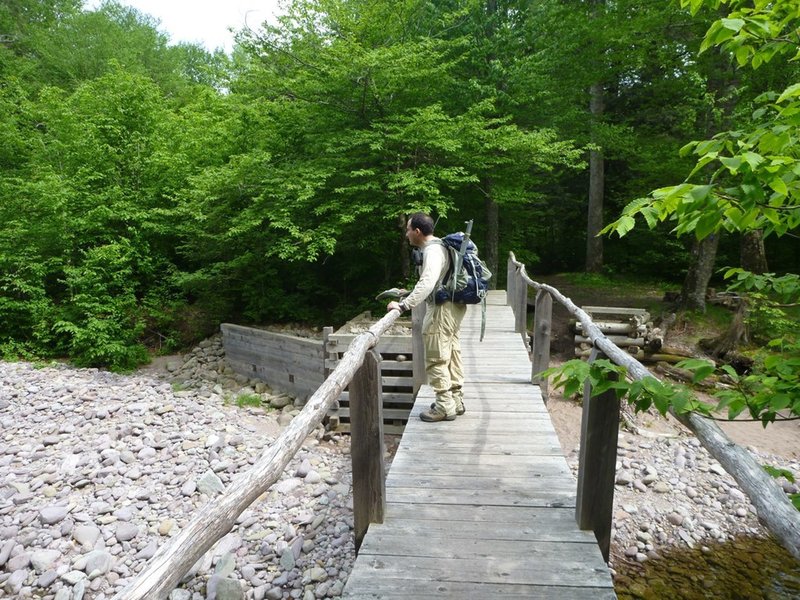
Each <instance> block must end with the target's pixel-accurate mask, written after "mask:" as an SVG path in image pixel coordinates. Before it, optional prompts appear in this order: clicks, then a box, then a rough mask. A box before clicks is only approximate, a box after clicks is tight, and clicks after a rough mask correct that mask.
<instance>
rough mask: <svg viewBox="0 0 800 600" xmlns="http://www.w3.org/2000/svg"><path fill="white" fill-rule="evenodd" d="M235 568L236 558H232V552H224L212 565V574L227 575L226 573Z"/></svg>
mask: <svg viewBox="0 0 800 600" xmlns="http://www.w3.org/2000/svg"><path fill="white" fill-rule="evenodd" d="M235 570H236V559H235V558H234V556H233V554H231V553H230V552H226V553H225V554H223V555H222V556H221V557H220V559H219V560H218V561H217V564H216V566H215V567H214V574H215V575H219V576H220V577H227V576H228V575H230V574H232V573H233V572H234V571H235Z"/></svg>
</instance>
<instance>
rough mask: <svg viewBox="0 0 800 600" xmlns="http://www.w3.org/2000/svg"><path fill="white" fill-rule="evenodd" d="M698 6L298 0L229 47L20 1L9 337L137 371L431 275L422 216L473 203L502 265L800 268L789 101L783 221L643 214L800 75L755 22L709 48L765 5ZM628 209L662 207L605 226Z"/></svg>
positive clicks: (0, 282) (1, 171) (447, 213)
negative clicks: (235, 325) (414, 258)
mask: <svg viewBox="0 0 800 600" xmlns="http://www.w3.org/2000/svg"><path fill="white" fill-rule="evenodd" d="M685 4H687V5H691V6H687V7H682V6H681V5H680V4H679V3H677V2H667V1H661V0H647V1H645V2H642V1H641V0H636V1H635V2H634V1H631V0H620V1H618V2H613V3H612V2H605V1H603V0H588V1H584V2H575V1H572V0H542V1H540V2H536V3H532V2H527V1H521V0H443V1H439V2H428V1H424V0H295V1H294V2H292V3H291V5H290V6H289V7H288V9H287V10H288V12H287V13H286V14H285V15H284V16H283V17H281V18H280V19H279V23H278V25H276V26H268V25H264V26H263V27H261V28H257V29H254V30H250V29H244V30H242V31H240V32H239V33H238V35H237V45H236V47H235V49H234V51H233V53H232V54H231V55H226V54H225V53H223V52H222V51H217V52H215V53H209V52H207V51H206V50H204V49H203V48H201V47H199V46H194V45H188V44H170V40H169V39H168V37H167V36H166V35H165V34H164V33H163V32H162V31H160V30H159V28H158V24H157V22H155V21H154V20H153V19H152V18H151V17H149V16H148V15H144V14H141V13H138V12H137V11H135V10H133V9H131V8H127V7H125V6H123V5H121V4H117V3H115V2H108V3H105V4H104V5H102V7H101V8H99V9H98V10H96V11H89V10H86V9H84V7H83V3H82V2H81V0H5V1H4V2H3V3H2V5H0V223H2V225H0V227H1V228H0V353H1V354H2V355H3V356H6V357H15V358H19V357H23V358H26V357H27V358H30V357H48V356H62V357H70V358H71V359H72V360H73V361H74V362H75V363H76V364H79V365H97V366H109V367H112V368H117V369H125V368H131V367H134V366H135V365H137V364H139V363H141V362H144V361H146V360H147V356H148V349H150V350H152V349H161V350H165V351H166V350H171V349H177V348H180V347H183V346H185V345H186V344H188V343H191V342H192V341H194V340H196V339H198V338H199V337H201V336H204V335H206V334H208V333H210V332H211V331H214V330H215V329H216V327H217V326H218V324H219V323H220V322H221V321H222V320H232V321H236V322H250V323H267V322H280V321H287V320H295V321H303V322H308V323H318V324H337V323H339V322H341V321H343V320H345V319H347V318H349V317H351V316H352V315H354V314H355V313H356V312H357V311H359V310H363V309H364V308H368V307H372V308H374V307H375V304H374V302H372V299H373V298H374V296H375V294H376V293H377V292H378V291H380V290H381V289H384V288H387V287H391V286H393V285H396V284H398V283H403V282H405V281H406V279H407V278H408V277H409V260H408V249H407V246H406V245H405V243H404V238H403V230H404V221H405V215H406V214H408V213H409V212H412V211H416V210H426V211H431V212H432V213H433V214H435V215H436V216H437V217H440V222H439V225H438V228H437V231H440V232H447V231H449V230H457V229H459V228H461V227H462V225H463V222H464V220H466V219H474V220H475V223H476V224H475V230H474V237H475V239H476V241H477V242H478V245H479V246H480V248H481V253H482V255H483V257H484V258H485V259H486V260H487V262H488V263H489V265H490V267H494V269H493V270H494V272H502V271H504V269H503V268H499V269H498V268H497V266H498V264H499V265H500V266H501V267H502V266H503V265H504V261H505V256H506V255H507V252H508V251H509V250H513V251H514V252H515V254H516V256H517V257H518V258H519V259H520V260H521V261H523V262H525V263H526V264H527V265H528V270H529V272H530V273H532V274H533V273H540V274H546V273H553V272H560V271H575V270H587V271H591V272H599V273H605V274H606V275H619V274H631V275H635V276H639V277H658V278H662V279H667V280H671V281H674V282H677V283H681V282H683V285H684V293H683V298H684V300H685V301H686V304H687V305H688V306H690V307H694V308H702V298H703V292H704V290H705V285H707V284H708V281H709V278H710V277H713V276H716V273H717V271H716V269H718V268H720V267H722V266H725V265H727V266H731V267H737V266H739V265H741V266H743V267H745V268H747V269H748V270H749V271H752V272H755V273H761V272H766V271H769V272H773V273H777V274H779V275H780V274H784V273H787V272H797V265H798V264H800V260H798V259H800V243H798V240H797V237H796V235H795V234H796V229H797V222H795V221H796V215H795V213H796V212H797V202H798V201H797V197H798V189H797V179H798V178H800V168H798V167H797V164H798V155H799V154H800V152H798V149H797V141H796V138H797V124H796V123H794V122H793V121H791V120H790V122H787V123H788V124H786V127H787V128H788V129H781V130H777V129H775V130H771V131H772V133H771V135H773V137H775V138H776V139H779V140H783V139H784V137H787V136H788V137H791V138H792V139H793V140H794V142H793V143H794V146H791V147H790V150H787V151H786V152H784V154H785V155H786V161H787V162H786V164H787V165H788V167H787V169H786V171H785V172H786V173H788V174H787V175H784V174H783V173H784V172H783V171H781V172H780V173H779V174H778V175H777V176H774V177H773V179H772V180H771V182H770V183H769V186H768V187H770V186H771V187H772V189H773V190H775V193H777V194H783V197H784V198H785V199H786V205H785V206H779V205H775V206H774V210H775V211H777V212H776V214H777V215H778V216H776V217H775V219H774V220H775V221H777V222H779V223H780V225H779V226H778V225H776V226H771V225H770V224H769V223H767V224H766V225H765V226H764V227H761V226H759V227H756V226H754V225H759V223H757V222H756V221H755V220H752V221H748V222H747V223H744V222H742V219H741V218H739V217H737V218H738V219H739V220H738V221H737V220H736V219H734V218H733V217H731V216H730V215H731V214H733V213H732V212H731V213H730V214H729V213H725V218H729V220H730V219H733V221H734V222H733V224H732V225H730V224H729V223H726V222H724V219H720V218H717V219H716V220H714V219H710V218H706V219H705V220H704V218H703V216H702V210H701V212H700V213H698V214H699V215H700V216H697V215H694V216H692V214H687V215H680V212H679V211H678V214H679V218H678V221H677V223H678V224H677V226H676V222H675V220H671V219H665V218H664V217H665V216H666V215H675V214H676V213H675V210H670V209H669V208H668V209H665V212H664V211H662V213H659V214H658V215H656V214H655V213H653V212H652V211H657V210H660V209H659V206H661V208H663V205H658V204H657V202H656V204H655V205H654V204H653V202H650V203H649V204H647V203H646V202H645V201H644V200H643V201H641V202H640V203H639V204H635V203H634V205H633V207H634V208H631V204H630V203H631V202H632V201H635V200H636V199H637V198H647V197H650V198H651V200H652V198H655V199H656V200H658V198H659V197H658V196H650V193H651V191H652V190H659V189H664V188H665V186H674V185H676V184H679V183H680V182H682V181H684V180H686V178H687V175H689V174H690V173H692V171H693V168H694V173H693V175H695V176H696V175H697V174H698V173H699V174H700V175H703V173H704V172H705V171H708V170H709V169H710V167H709V162H711V161H712V160H714V159H716V158H718V157H719V155H720V152H721V151H720V150H719V148H717V150H714V148H716V147H711V146H694V147H691V148H689V150H688V151H687V150H684V151H683V152H681V151H680V150H681V148H683V147H684V146H685V145H686V144H687V142H690V141H691V140H708V139H717V140H720V139H723V138H720V137H715V136H719V135H721V134H722V133H723V132H729V133H730V132H734V133H735V132H737V131H751V130H753V128H754V127H755V126H756V125H757V122H758V121H759V119H762V117H763V115H764V111H765V110H767V109H765V108H764V107H763V105H764V98H765V97H769V98H770V99H771V101H774V100H775V98H776V97H777V95H778V94H781V92H783V91H784V89H785V88H786V86H787V85H789V84H790V83H793V82H797V81H800V78H798V75H799V74H800V62H796V61H790V60H787V59H786V58H785V57H784V58H783V59H781V60H770V59H771V58H773V57H774V56H777V55H779V54H781V53H783V54H785V53H786V49H785V48H784V47H783V46H780V47H778V45H776V44H777V42H776V43H775V44H773V46H774V47H773V46H767V47H766V50H763V48H760V47H757V46H756V45H755V43H752V40H751V41H750V42H748V44H749V45H748V44H745V43H744V42H742V43H740V44H738V45H736V44H735V42H736V40H737V39H739V38H741V37H742V36H743V35H744V34H745V33H746V31H747V26H746V25H745V23H746V22H747V19H746V18H743V19H739V20H741V22H742V24H741V25H740V24H739V21H738V20H735V19H732V18H729V19H727V25H724V26H723V27H722V29H721V32H720V33H719V34H715V35H717V38H718V39H717V40H716V42H718V43H716V44H709V43H708V38H707V37H706V32H707V31H708V30H709V26H710V25H711V24H712V23H713V22H715V20H717V19H719V18H720V17H721V16H723V15H724V14H727V13H725V11H724V10H723V8H724V6H721V5H730V6H729V7H728V10H730V9H734V8H737V7H738V6H739V5H744V4H746V3H744V2H722V3H721V2H716V1H709V2H707V3H706V4H707V5H708V6H707V7H705V6H702V4H701V2H699V1H697V2H686V3H685ZM751 4H752V3H751ZM755 4H756V6H759V5H763V4H764V3H759V2H756V3H755ZM773 4H774V6H775V7H778V8H781V7H784V8H785V9H786V11H787V13H786V14H783V13H780V14H778V15H777V17H776V19H775V20H776V21H777V25H776V26H778V25H779V27H778V29H777V30H776V31H777V33H775V32H770V31H767V33H765V34H764V35H765V36H766V37H769V36H770V35H772V36H773V38H775V37H776V36H777V39H779V41H781V40H783V38H782V36H783V37H787V36H784V34H783V33H782V32H783V31H784V29H785V28H788V30H789V31H790V32H791V31H794V33H792V34H791V35H793V36H794V37H793V38H791V39H789V38H788V37H787V39H786V40H783V41H781V43H783V44H784V45H788V46H792V45H793V46H794V51H795V52H796V51H797V39H796V38H797V33H796V26H795V27H794V29H792V27H789V26H787V23H788V24H791V23H792V22H794V23H795V24H796V20H797V19H798V15H797V14H795V13H797V8H796V7H793V8H792V6H793V5H792V3H786V2H776V3H773ZM786 7H788V8H786ZM761 8H763V6H762V7H761ZM690 9H691V10H690ZM776 10H777V9H776ZM792 11H793V12H792ZM792 19H794V21H793V20H792ZM723 21H725V19H723ZM734 21H735V22H734ZM765 22H766V23H767V25H769V24H770V23H769V20H767V21H765ZM747 23H749V22H747ZM773 24H775V23H773ZM729 34H730V35H729ZM704 40H706V41H704ZM712 41H714V40H712ZM726 44H728V45H727V46H726ZM743 48H744V50H742V49H743ZM747 48H749V49H750V50H747ZM701 50H702V52H701ZM762 52H763V53H762ZM754 57H761V58H757V59H756V60H758V63H759V64H755V61H754V60H753V59H754ZM751 63H752V64H751ZM752 67H758V68H752ZM791 89H792V88H791V87H790V88H789V90H791ZM789 90H787V92H789ZM769 94H772V96H769ZM798 94H800V92H798V91H797V89H795V91H794V93H790V95H789V96H787V97H788V98H790V99H791V98H796V97H797V95H798ZM798 110H800V108H799V109H798ZM791 114H795V113H791ZM791 114H790V113H787V115H785V116H786V118H787V119H789V118H790V117H791ZM794 118H795V119H796V117H794ZM731 135H732V137H725V138H724V140H728V141H730V140H733V142H731V143H738V142H736V140H740V141H741V140H742V139H744V138H743V136H744V135H745V134H741V135H740V136H739V137H738V138H737V137H736V135H733V134H731ZM720 143H722V142H720ZM776 144H777V142H776ZM787 144H788V142H787ZM773 145H774V144H773ZM712 151H716V154H715V155H714V156H712V157H711V158H709V156H710V153H712ZM734 154H735V153H734ZM698 156H699V157H700V158H699V160H700V162H699V163H698ZM734 158H735V157H734V156H731V157H730V158H729V160H730V161H733V160H734ZM751 158H752V157H750V156H749V155H745V158H744V159H741V158H740V162H739V163H737V164H735V165H734V164H733V163H732V162H731V163H730V164H729V163H724V164H725V166H726V168H727V169H728V170H729V173H728V174H727V175H728V176H730V177H732V178H735V177H736V176H737V170H740V169H739V167H740V166H741V165H742V164H745V165H747V164H750V165H751V166H752V162H751ZM706 159H707V160H706ZM756 160H757V159H756V158H752V161H756ZM703 161H705V162H703ZM701 163H702V164H701ZM759 164H760V163H759ZM773 164H774V163H773ZM781 164H783V163H781ZM696 165H697V166H696ZM695 167H696V168H695ZM777 169H778V168H777V167H776V170H773V171H771V172H772V173H775V172H777ZM756 170H757V169H756V168H755V167H753V169H752V173H750V172H748V174H747V177H750V179H753V177H756V175H753V173H755V172H756ZM708 177H711V179H713V180H714V181H717V179H715V178H716V177H717V175H713V176H711V175H709V176H708ZM747 177H745V179H746V181H745V182H744V183H743V184H742V187H741V189H742V190H745V192H746V191H747V190H749V189H751V188H752V189H756V188H758V189H763V187H764V186H761V187H759V186H760V185H761V184H760V183H759V181H755V180H748V179H747ZM760 181H763V177H762V178H761V180H760ZM746 186H750V187H746ZM781 186H782V187H781ZM787 186H789V187H787ZM706 188H707V189H706ZM703 189H705V195H703ZM710 189H711V188H710V186H705V188H702V186H698V187H693V188H692V189H691V190H689V192H687V193H690V194H694V195H693V198H695V199H696V200H697V201H698V202H701V203H702V202H708V197H709V196H708V194H709V193H710V192H709V190H710ZM698 190H699V191H698ZM725 194H728V192H726V193H724V194H721V196H720V197H726V195H725ZM731 194H732V192H731ZM728 195H730V194H728ZM734 195H735V194H734ZM768 202H772V200H769V201H768ZM654 206H655V208H654ZM770 206H773V205H772V204H771V205H770ZM625 207H628V212H627V213H626V214H628V215H629V216H626V217H625V218H626V219H632V218H633V217H635V216H637V215H642V216H644V217H645V219H646V220H647V222H648V224H650V225H651V227H650V228H647V227H644V228H642V227H638V228H635V229H633V230H631V231H630V232H628V230H629V229H630V227H629V226H628V225H627V224H626V223H627V221H622V222H621V223H618V224H617V232H621V233H627V235H625V236H624V237H618V236H612V237H607V236H598V235H597V233H598V232H599V231H600V230H601V229H602V228H603V227H604V226H606V225H608V224H609V223H611V222H613V221H615V220H616V219H617V218H618V217H619V215H620V214H621V213H622V211H623V209H625ZM791 207H793V210H794V212H791V210H790V209H791ZM673 208H674V207H673ZM731 210H733V209H731ZM737 210H738V209H737ZM637 211H638V212H637ZM648 211H650V212H648ZM781 211H786V212H781ZM786 215H789V217H790V218H789V219H788V220H787V218H786ZM684 216H685V220H681V219H682V218H683V217H684ZM740 216H741V215H740ZM754 219H755V218H754ZM792 219H795V221H793V220H792ZM676 227H677V233H681V234H683V235H676V231H675V230H676ZM620 228H621V229H620ZM762 234H764V235H762ZM715 265H716V266H715ZM497 284H498V285H499V286H501V287H502V286H503V284H504V281H502V278H501V280H500V281H499V282H497ZM698 290H699V292H698ZM795 291H796V290H795ZM698 293H699V299H698ZM789 296H791V294H790V295H789ZM693 299H694V305H693ZM698 304H699V305H698Z"/></svg>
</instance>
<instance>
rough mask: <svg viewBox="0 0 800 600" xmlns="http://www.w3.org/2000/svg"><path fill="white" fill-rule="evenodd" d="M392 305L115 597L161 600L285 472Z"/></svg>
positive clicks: (386, 323) (391, 317)
mask: <svg viewBox="0 0 800 600" xmlns="http://www.w3.org/2000/svg"><path fill="white" fill-rule="evenodd" d="M399 314H400V313H399V312H398V311H396V310H394V311H391V312H389V313H387V314H386V316H384V317H383V318H382V319H381V320H380V321H378V322H377V323H376V324H375V325H373V326H372V327H370V329H369V331H367V332H364V333H362V334H360V335H358V336H357V337H356V338H355V339H354V340H353V341H352V342H351V343H350V346H349V347H348V349H347V352H345V354H344V356H343V357H342V359H341V360H340V361H339V364H338V365H337V366H336V368H335V369H334V370H333V372H332V373H331V374H330V375H329V376H328V378H327V379H326V380H325V382H324V383H323V384H322V385H321V386H320V387H319V388H317V391H316V392H314V394H313V395H312V396H311V398H310V399H309V400H308V403H306V405H305V407H303V410H302V411H300V414H299V415H297V416H296V417H295V418H294V419H293V420H292V422H291V423H290V424H289V425H288V426H287V427H286V429H284V430H283V433H282V434H281V435H280V437H278V439H277V440H275V442H274V443H273V444H272V445H271V446H269V447H268V448H267V449H266V450H265V451H264V453H263V454H262V455H261V458H259V459H258V461H257V462H256V463H255V464H254V465H253V466H252V467H251V468H250V470H248V471H247V472H245V473H242V474H241V475H239V476H238V477H236V479H234V480H233V481H232V482H231V484H230V485H229V486H228V489H227V490H226V491H225V493H224V494H223V495H222V496H219V497H217V498H215V499H213V500H211V501H209V503H208V504H206V505H205V506H204V507H203V508H202V509H201V510H200V512H199V513H198V514H197V515H196V516H195V517H194V518H193V519H192V521H191V522H190V523H189V524H188V525H187V526H186V528H185V529H183V531H181V533H180V534H179V535H178V536H176V537H174V538H172V540H171V541H170V542H169V543H167V544H166V545H165V546H163V547H162V548H161V549H160V550H159V551H158V552H156V554H155V556H153V558H151V559H150V560H149V561H148V562H147V564H146V565H145V568H144V569H143V570H142V572H141V573H139V574H138V575H137V576H136V577H135V579H134V580H133V581H132V582H131V583H129V584H128V585H127V586H126V587H125V588H124V589H123V590H122V591H121V592H119V593H118V594H117V595H115V596H114V598H113V600H163V599H164V598H166V597H167V596H168V595H169V593H170V592H171V591H172V590H173V589H175V586H176V585H178V583H179V582H180V580H181V579H182V578H183V576H184V575H185V574H186V573H187V572H188V571H189V569H191V567H192V565H194V564H195V563H196V562H197V560H198V559H199V558H200V557H201V556H203V554H205V553H206V551H207V550H208V549H209V548H211V547H212V546H213V545H214V544H215V543H216V542H217V541H218V540H220V539H221V538H222V537H223V536H224V535H226V534H227V533H228V532H229V531H230V530H231V529H232V528H233V526H234V525H235V524H236V519H237V518H238V517H239V515H240V514H242V513H243V512H244V511H245V510H246V509H247V507H248V506H250V505H251V504H252V503H253V502H254V501H255V500H256V499H257V498H258V497H259V496H261V495H262V494H263V493H264V492H266V491H267V490H268V489H269V487H270V486H271V485H272V484H273V483H275V482H276V481H277V480H278V479H279V478H280V476H281V474H282V473H283V470H284V469H285V468H286V465H287V464H288V463H289V461H290V460H291V459H292V457H294V455H295V454H296V453H297V451H298V450H299V449H300V447H301V446H302V444H303V442H304V441H305V439H306V438H307V437H308V436H309V435H310V434H311V432H312V431H313V430H314V428H315V427H316V426H317V425H319V424H320V423H321V422H322V419H323V418H324V417H325V415H326V413H327V412H328V409H329V408H330V406H331V404H332V403H333V402H334V401H335V400H336V399H337V398H339V396H340V395H341V393H342V391H344V388H345V387H347V385H348V384H349V383H350V381H351V380H352V379H353V375H354V374H355V372H356V371H357V370H358V368H359V367H360V366H361V364H362V363H363V362H364V355H365V354H366V352H367V350H369V349H370V348H372V347H373V346H375V344H376V343H377V342H378V339H379V338H380V336H381V335H382V334H383V333H384V332H385V331H386V330H387V329H388V328H389V327H390V326H391V325H392V323H394V321H395V320H396V319H397V317H398V316H399Z"/></svg>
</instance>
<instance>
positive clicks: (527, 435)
mask: <svg viewBox="0 0 800 600" xmlns="http://www.w3.org/2000/svg"><path fill="white" fill-rule="evenodd" d="M486 323H487V325H486V333H485V339H484V340H483V342H479V336H480V327H481V310H480V307H479V306H473V307H470V309H469V310H468V312H467V316H466V317H465V319H464V323H463V325H462V330H461V346H462V357H463V361H464V370H465V376H466V381H465V384H464V390H465V405H466V409H467V411H466V413H465V414H464V415H462V416H460V417H458V418H457V419H456V420H455V421H443V422H440V423H425V422H423V421H420V420H419V418H418V415H419V413H420V411H421V410H424V409H425V408H427V407H428V405H430V403H431V402H432V401H433V399H434V398H433V393H432V391H431V389H430V387H428V386H424V387H423V388H421V390H420V393H419V394H418V396H417V400H416V403H415V405H414V409H413V411H412V414H411V417H410V419H409V422H408V425H407V426H406V429H405V433H404V434H403V438H402V440H401V442H400V445H399V447H398V449H397V454H396V455H395V457H394V459H393V461H392V464H391V467H390V469H389V472H388V476H387V477H386V506H385V514H384V518H383V523H380V524H377V523H373V524H371V525H370V526H369V530H368V531H367V533H366V535H365V537H364V539H363V542H362V543H361V547H360V549H359V553H358V558H357V559H356V563H355V566H354V569H353V572H352V573H351V575H350V578H349V579H348V582H347V586H346V588H345V592H344V597H345V598H353V599H355V598H359V599H360V598H364V599H366V598H459V599H461V598H463V599H478V598H480V599H487V598H543V599H544V598H548V599H551V598H552V599H555V598H564V599H569V600H577V599H580V598H586V599H589V598H591V599H592V600H600V599H603V598H615V594H614V589H613V586H612V582H611V576H610V574H609V571H608V568H607V566H606V563H605V561H604V560H603V555H602V553H601V551H600V548H599V546H598V545H597V541H596V539H595V536H594V534H593V533H592V532H591V531H581V530H580V529H579V528H578V525H577V524H576V520H575V500H576V482H575V479H574V477H573V476H572V474H571V472H570V469H569V467H568V466H567V462H566V460H565V459H564V455H563V453H562V450H561V446H560V445H559V441H558V438H557V437H556V433H555V430H554V429H553V425H552V423H551V421H550V418H549V415H548V412H547V409H546V407H545V405H544V402H543V401H542V395H541V392H540V389H539V387H538V386H536V385H533V384H531V363H530V359H529V357H528V351H527V349H526V347H525V345H524V343H523V338H522V337H521V336H520V334H519V333H515V317H514V313H513V311H512V309H511V307H509V306H507V305H506V294H505V292H492V293H491V295H490V297H489V301H488V306H487V315H486Z"/></svg>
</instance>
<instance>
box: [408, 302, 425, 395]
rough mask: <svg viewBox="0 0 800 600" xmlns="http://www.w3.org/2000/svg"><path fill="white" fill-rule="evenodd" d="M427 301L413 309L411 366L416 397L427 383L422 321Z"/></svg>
mask: <svg viewBox="0 0 800 600" xmlns="http://www.w3.org/2000/svg"><path fill="white" fill-rule="evenodd" d="M426 310H427V307H426V305H425V303H424V302H423V303H421V304H418V305H417V306H415V307H414V308H412V309H411V361H412V363H411V368H412V374H413V380H414V398H416V397H417V392H418V391H419V388H421V387H422V386H423V385H425V381H426V379H425V343H424V342H423V341H422V321H423V320H424V319H425V312H426Z"/></svg>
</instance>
